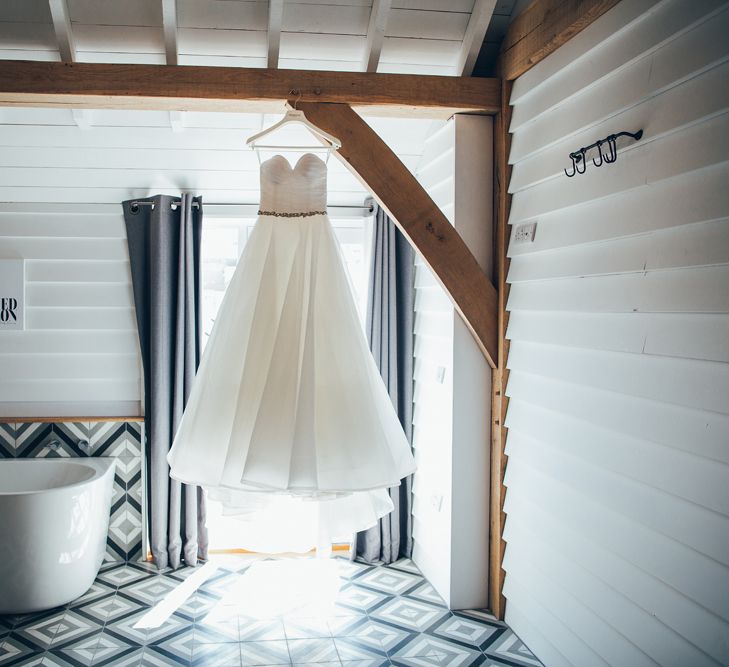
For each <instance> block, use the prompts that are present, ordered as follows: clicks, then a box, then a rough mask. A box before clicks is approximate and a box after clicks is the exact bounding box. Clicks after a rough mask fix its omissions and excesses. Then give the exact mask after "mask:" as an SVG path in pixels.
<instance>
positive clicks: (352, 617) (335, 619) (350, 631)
mask: <svg viewBox="0 0 729 667" xmlns="http://www.w3.org/2000/svg"><path fill="white" fill-rule="evenodd" d="M326 620H327V625H328V626H329V634H331V636H332V637H347V636H352V635H356V634H357V633H358V632H359V628H360V626H362V625H364V624H365V623H367V622H368V621H369V617H368V616H367V614H366V613H364V612H354V611H351V612H350V613H348V614H341V615H339V616H328V617H327V619H326Z"/></svg>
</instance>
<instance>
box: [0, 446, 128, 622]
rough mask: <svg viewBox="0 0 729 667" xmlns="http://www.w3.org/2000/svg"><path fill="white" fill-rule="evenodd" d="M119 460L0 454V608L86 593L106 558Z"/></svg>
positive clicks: (44, 605) (28, 607)
mask: <svg viewBox="0 0 729 667" xmlns="http://www.w3.org/2000/svg"><path fill="white" fill-rule="evenodd" d="M114 464H115V461H114V459H113V458H108V459H107V458H76V459H5V460H0V614H7V613H25V612H30V611H39V610H42V609H51V608H52V607H57V606H58V605H61V604H65V603H66V602H70V601H71V600H74V599H76V598H77V597H79V596H80V595H83V593H85V592H86V591H87V590H88V589H89V587H90V586H91V584H92V583H93V581H94V578H95V577H96V575H97V573H98V571H99V568H100V567H101V563H102V561H103V559H104V551H105V548H106V536H107V532H108V528H109V512H110V509H111V494H112V485H113V483H114Z"/></svg>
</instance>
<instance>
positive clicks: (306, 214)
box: [258, 209, 327, 218]
mask: <svg viewBox="0 0 729 667" xmlns="http://www.w3.org/2000/svg"><path fill="white" fill-rule="evenodd" d="M326 214H327V212H326V211H301V212H300V213H279V212H278V211H264V210H261V209H259V211H258V215H273V216H275V217H277V218H309V217H311V216H312V215H326Z"/></svg>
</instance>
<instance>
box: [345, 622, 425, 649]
mask: <svg viewBox="0 0 729 667" xmlns="http://www.w3.org/2000/svg"><path fill="white" fill-rule="evenodd" d="M413 634H414V633H410V632H408V631H407V630H402V629H401V628H397V627H395V626H393V625H390V624H389V623H381V622H380V621H376V620H373V619H368V620H367V621H366V622H365V623H362V624H360V625H359V626H357V627H356V628H353V629H352V630H351V631H350V634H349V635H347V636H348V637H350V638H352V639H356V640H357V641H360V642H362V643H363V644H366V645H367V646H369V647H371V648H373V649H375V650H381V651H383V652H387V653H389V652H390V651H393V650H395V648H396V647H398V646H402V645H403V644H404V642H405V641H406V640H407V639H408V638H409V637H411V636H412V635H413Z"/></svg>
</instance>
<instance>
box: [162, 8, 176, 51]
mask: <svg viewBox="0 0 729 667" xmlns="http://www.w3.org/2000/svg"><path fill="white" fill-rule="evenodd" d="M162 31H163V33H164V36H165V54H166V56H167V64H168V65H177V57H178V52H179V49H178V47H177V0H162Z"/></svg>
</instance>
